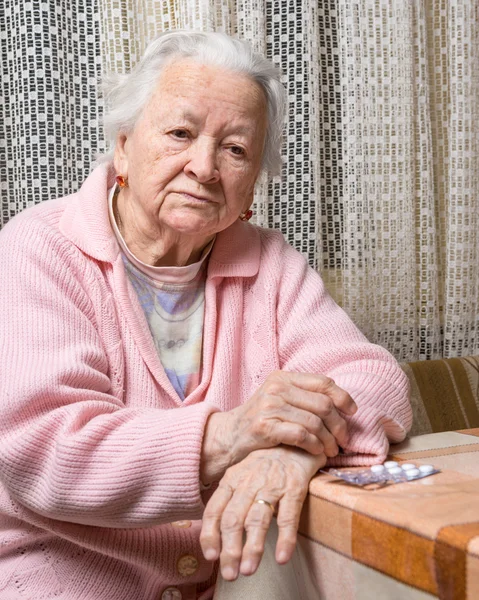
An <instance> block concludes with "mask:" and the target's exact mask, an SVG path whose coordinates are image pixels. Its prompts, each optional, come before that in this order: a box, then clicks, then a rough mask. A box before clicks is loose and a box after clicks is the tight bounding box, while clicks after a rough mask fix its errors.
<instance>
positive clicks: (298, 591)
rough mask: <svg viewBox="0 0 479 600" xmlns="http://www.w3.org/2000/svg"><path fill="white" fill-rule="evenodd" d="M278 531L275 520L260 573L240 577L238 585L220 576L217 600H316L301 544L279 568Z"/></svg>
mask: <svg viewBox="0 0 479 600" xmlns="http://www.w3.org/2000/svg"><path fill="white" fill-rule="evenodd" d="M277 538H278V527H277V525H276V519H273V522H272V523H271V527H270V529H269V532H268V535H267V538H266V546H265V552H264V555H263V559H262V561H261V564H260V566H259V569H258V570H257V572H256V573H255V574H254V575H252V576H251V577H243V576H242V575H240V576H239V577H238V579H237V580H236V581H224V579H222V578H221V575H219V576H218V582H217V584H216V591H215V595H214V600H316V599H318V598H319V597H320V596H319V593H318V588H317V585H316V583H315V581H314V576H313V575H312V573H311V569H310V568H309V567H308V561H307V556H306V553H305V551H304V550H303V549H302V547H301V542H299V543H298V546H297V548H296V551H295V553H294V555H293V558H292V559H291V560H290V562H289V563H288V564H287V565H278V564H277V562H276V560H275V558H274V553H275V547H276V540H277Z"/></svg>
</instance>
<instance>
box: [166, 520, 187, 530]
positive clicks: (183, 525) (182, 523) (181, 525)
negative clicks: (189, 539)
mask: <svg viewBox="0 0 479 600" xmlns="http://www.w3.org/2000/svg"><path fill="white" fill-rule="evenodd" d="M171 525H172V526H173V527H178V528H179V529H188V527H191V521H173V522H172V523H171Z"/></svg>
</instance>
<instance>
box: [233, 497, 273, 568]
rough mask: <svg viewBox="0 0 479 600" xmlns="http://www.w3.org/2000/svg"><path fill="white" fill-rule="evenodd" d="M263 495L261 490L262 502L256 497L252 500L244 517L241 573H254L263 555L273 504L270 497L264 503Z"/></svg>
mask: <svg viewBox="0 0 479 600" xmlns="http://www.w3.org/2000/svg"><path fill="white" fill-rule="evenodd" d="M264 495H265V492H262V493H261V498H260V500H262V501H263V502H258V499H256V500H255V501H254V502H253V504H252V505H251V508H250V510H249V512H248V516H247V517H246V521H245V529H246V532H247V536H246V543H245V545H244V548H243V556H242V559H241V566H240V572H241V574H242V575H252V574H253V573H255V572H256V570H257V569H258V566H259V563H260V562H261V558H262V557H263V553H264V546H265V541H266V535H267V533H268V529H269V527H270V525H271V521H272V519H273V510H272V507H274V504H275V501H274V500H273V499H272V498H271V497H270V498H269V500H266V503H265V502H264V500H265V498H264Z"/></svg>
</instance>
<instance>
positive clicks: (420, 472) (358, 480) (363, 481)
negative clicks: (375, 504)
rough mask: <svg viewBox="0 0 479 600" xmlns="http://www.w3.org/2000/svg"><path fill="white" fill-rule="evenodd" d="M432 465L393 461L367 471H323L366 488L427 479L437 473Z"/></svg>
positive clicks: (437, 470) (374, 466)
mask: <svg viewBox="0 0 479 600" xmlns="http://www.w3.org/2000/svg"><path fill="white" fill-rule="evenodd" d="M439 472H440V471H439V469H436V468H435V467H433V466H432V465H419V466H416V465H415V464H413V463H401V464H399V463H397V462H396V461H394V460H389V461H386V462H385V463H384V464H382V465H373V466H372V467H369V468H368V469H361V470H357V471H354V470H350V469H329V470H328V471H323V473H328V475H333V476H334V477H338V478H339V479H342V480H343V481H345V482H346V483H351V484H352V485H360V486H366V485H370V484H379V485H386V484H391V483H403V482H406V481H415V480H416V479H422V478H423V477H429V476H430V475H434V474H435V473H439Z"/></svg>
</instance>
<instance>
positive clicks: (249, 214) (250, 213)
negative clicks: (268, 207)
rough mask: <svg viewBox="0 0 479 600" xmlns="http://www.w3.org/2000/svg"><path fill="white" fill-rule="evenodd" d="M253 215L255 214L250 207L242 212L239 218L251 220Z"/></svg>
mask: <svg viewBox="0 0 479 600" xmlns="http://www.w3.org/2000/svg"><path fill="white" fill-rule="evenodd" d="M252 216H253V211H252V210H251V209H249V210H247V211H246V212H244V213H241V214H240V216H239V218H240V219H241V220H242V221H249V220H250V219H251V217H252Z"/></svg>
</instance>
